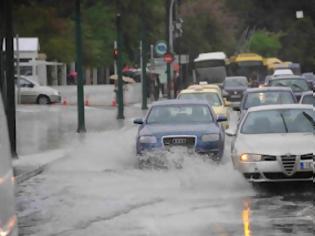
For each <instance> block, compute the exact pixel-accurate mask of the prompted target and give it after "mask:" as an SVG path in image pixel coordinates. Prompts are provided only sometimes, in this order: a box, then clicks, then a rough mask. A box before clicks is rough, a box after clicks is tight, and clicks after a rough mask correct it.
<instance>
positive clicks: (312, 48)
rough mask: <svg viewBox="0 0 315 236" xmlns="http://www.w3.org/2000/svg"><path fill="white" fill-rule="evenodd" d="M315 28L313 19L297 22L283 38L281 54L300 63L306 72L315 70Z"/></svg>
mask: <svg viewBox="0 0 315 236" xmlns="http://www.w3.org/2000/svg"><path fill="white" fill-rule="evenodd" d="M314 38H315V26H314V22H313V21H312V20H311V18H309V17H306V18H304V19H300V20H297V21H295V23H294V24H292V26H291V27H290V28H289V30H288V32H287V33H286V34H285V35H284V36H283V37H282V38H281V41H282V44H283V45H285V47H283V48H282V50H281V54H282V55H283V57H284V58H285V59H286V60H289V61H294V62H300V63H301V64H302V69H303V70H304V71H314V69H315V40H314Z"/></svg>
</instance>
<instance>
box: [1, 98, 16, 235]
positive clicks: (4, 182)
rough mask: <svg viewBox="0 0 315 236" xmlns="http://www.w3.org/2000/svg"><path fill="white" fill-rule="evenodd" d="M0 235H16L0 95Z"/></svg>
mask: <svg viewBox="0 0 315 236" xmlns="http://www.w3.org/2000/svg"><path fill="white" fill-rule="evenodd" d="M0 235H1V236H2V235H3V236H17V235H18V233H17V218H16V215H15V197H14V179H13V174H12V166H11V154H10V149H9V140H8V132H7V124H6V117H5V114H4V111H3V106H2V101H1V96H0Z"/></svg>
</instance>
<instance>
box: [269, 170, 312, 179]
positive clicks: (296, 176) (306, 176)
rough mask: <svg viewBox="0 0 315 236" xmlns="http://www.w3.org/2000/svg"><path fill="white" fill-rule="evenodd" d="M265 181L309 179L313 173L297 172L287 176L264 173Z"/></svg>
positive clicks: (276, 173)
mask: <svg viewBox="0 0 315 236" xmlns="http://www.w3.org/2000/svg"><path fill="white" fill-rule="evenodd" d="M263 174H264V176H265V177H266V178H267V179H309V178H312V177H313V172H311V171H308V172H297V173H295V174H293V175H290V176H287V175H285V174H283V173H281V172H264V173H263Z"/></svg>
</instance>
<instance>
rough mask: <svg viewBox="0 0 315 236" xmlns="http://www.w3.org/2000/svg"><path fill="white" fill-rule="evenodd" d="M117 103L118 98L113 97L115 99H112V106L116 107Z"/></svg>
mask: <svg viewBox="0 0 315 236" xmlns="http://www.w3.org/2000/svg"><path fill="white" fill-rule="evenodd" d="M116 105H117V103H116V99H115V98H113V100H112V107H116Z"/></svg>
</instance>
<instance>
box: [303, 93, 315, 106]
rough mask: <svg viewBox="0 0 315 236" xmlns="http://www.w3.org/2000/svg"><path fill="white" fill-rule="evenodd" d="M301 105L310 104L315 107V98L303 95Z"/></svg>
mask: <svg viewBox="0 0 315 236" xmlns="http://www.w3.org/2000/svg"><path fill="white" fill-rule="evenodd" d="M302 103H303V104H310V105H313V106H315V96H314V95H312V94H310V95H305V96H304V97H303V99H302Z"/></svg>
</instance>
